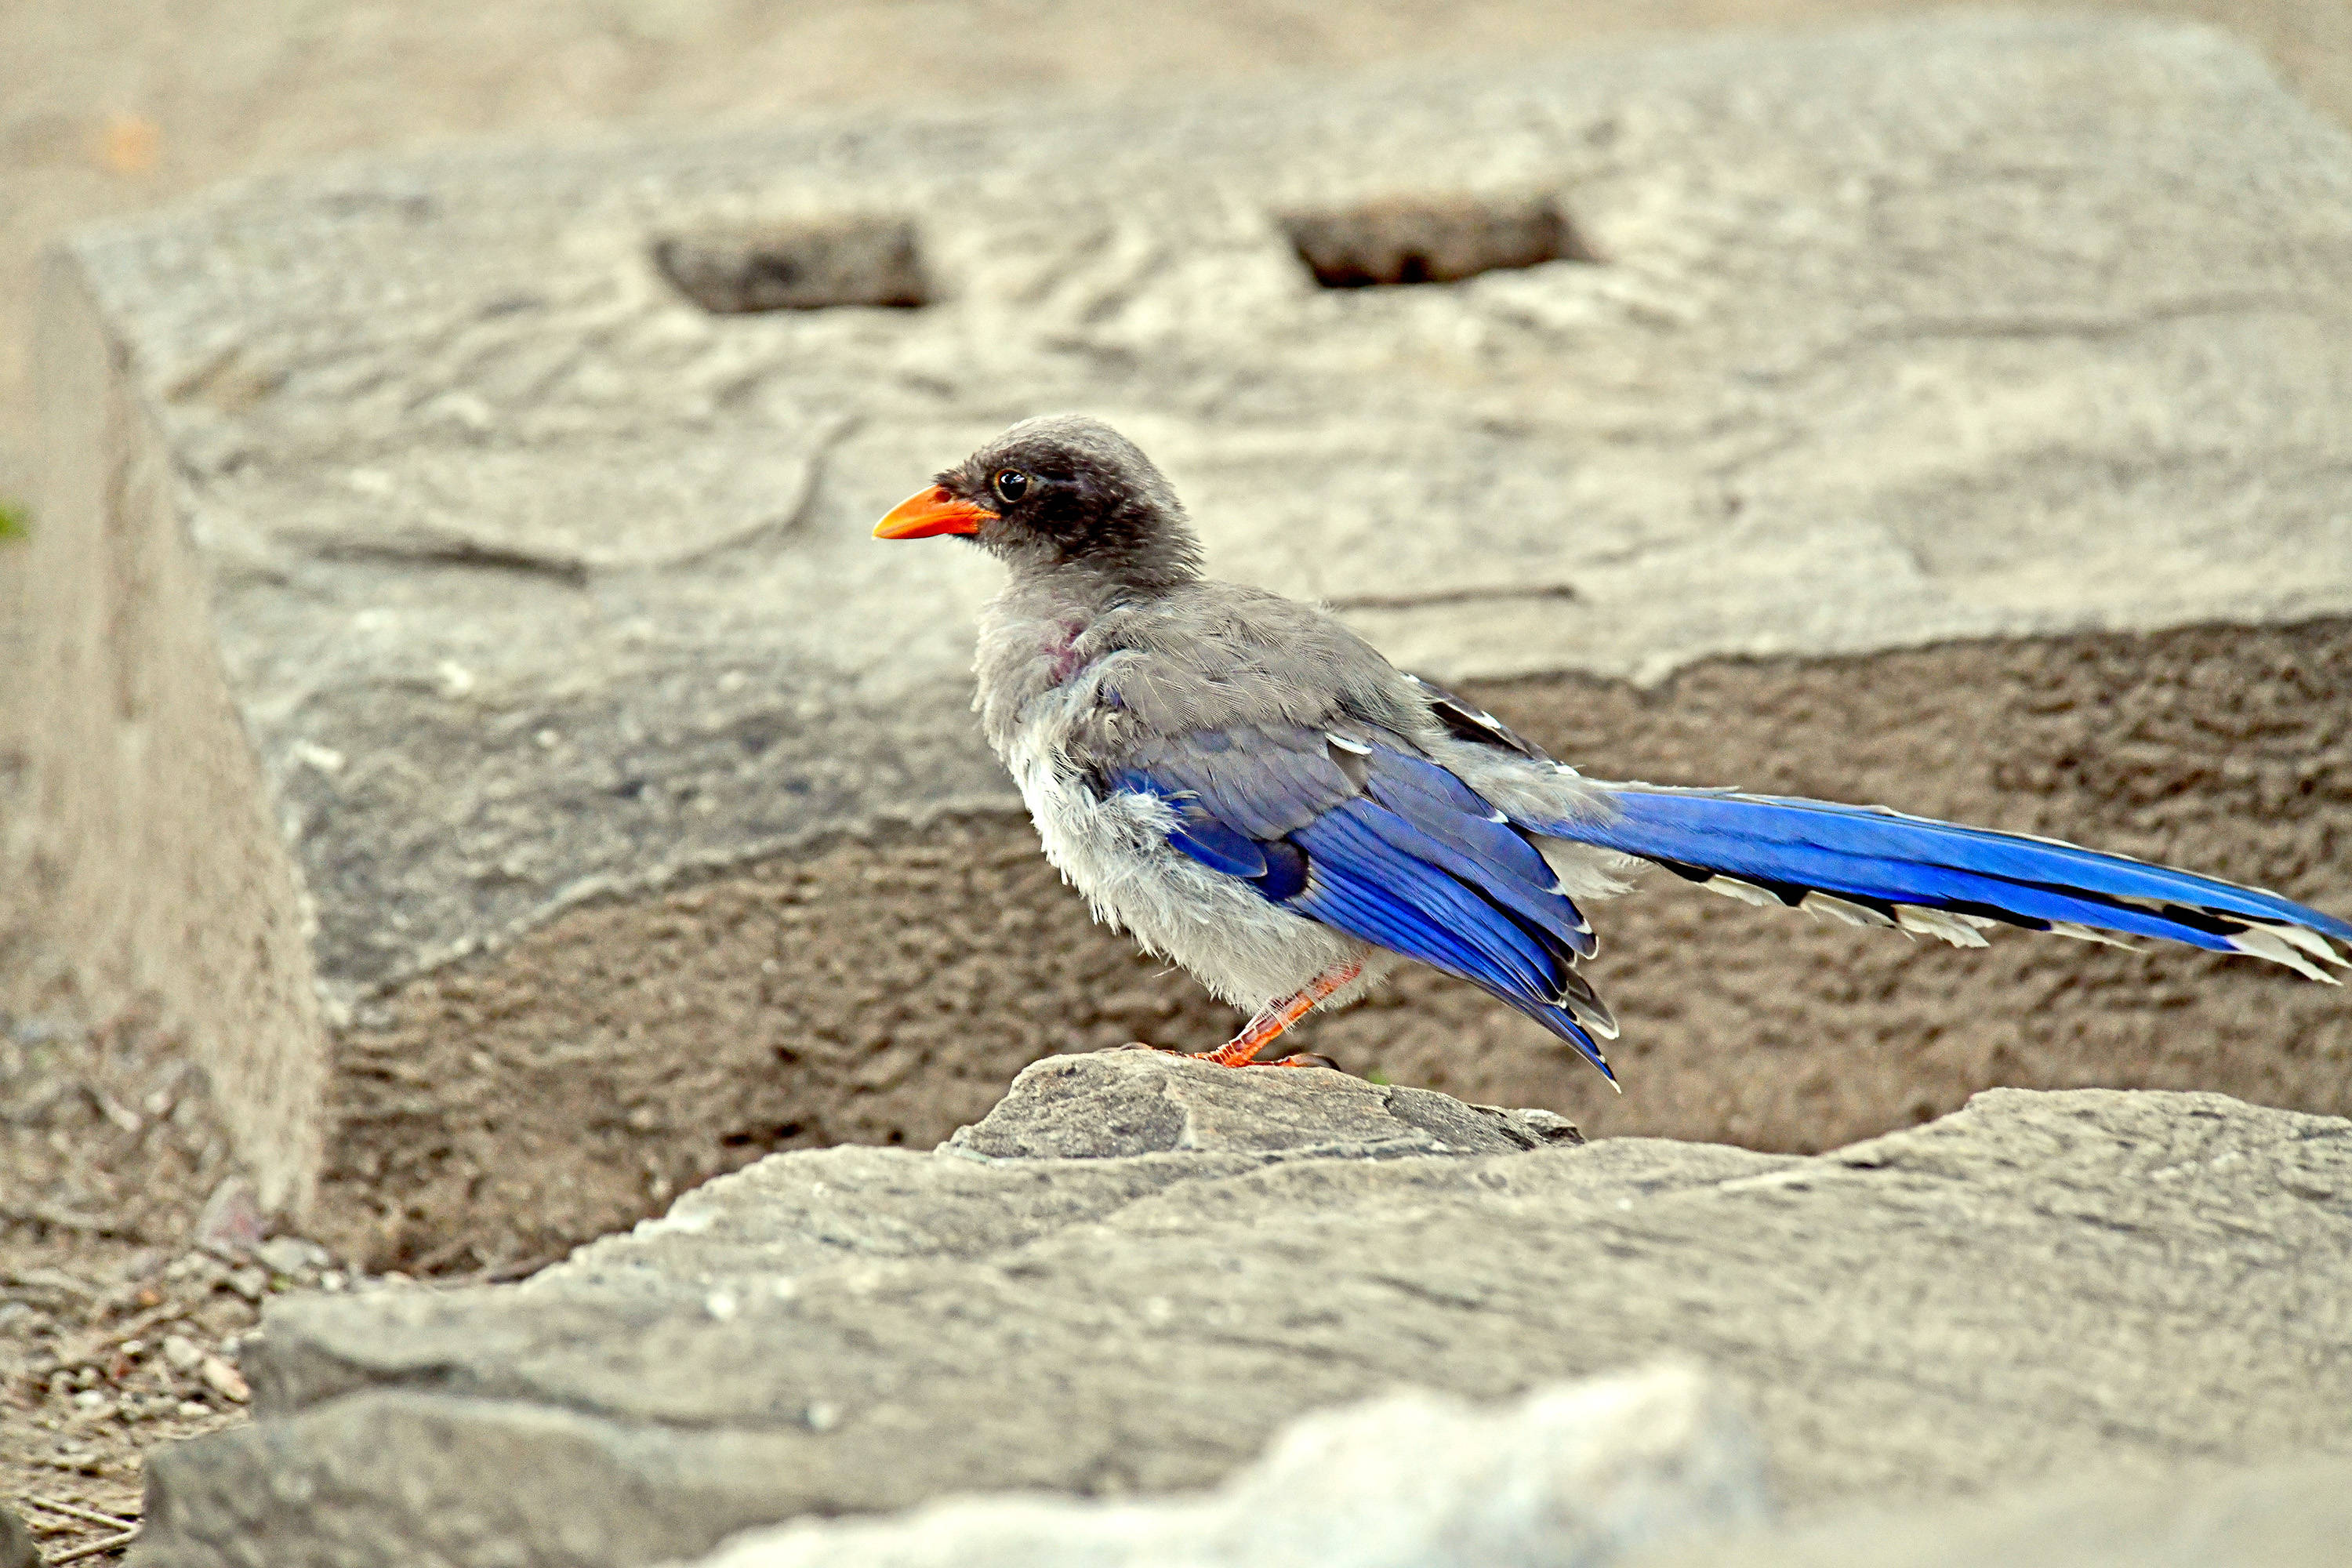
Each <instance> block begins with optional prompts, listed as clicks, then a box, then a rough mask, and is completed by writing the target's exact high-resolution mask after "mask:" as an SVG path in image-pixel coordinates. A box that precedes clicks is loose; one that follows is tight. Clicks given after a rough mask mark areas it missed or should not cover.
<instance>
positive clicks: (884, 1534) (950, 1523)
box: [699, 1367, 1771, 1568]
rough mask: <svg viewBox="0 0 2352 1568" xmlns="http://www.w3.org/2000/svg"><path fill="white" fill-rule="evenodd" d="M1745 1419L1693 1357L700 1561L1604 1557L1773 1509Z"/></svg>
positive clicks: (1491, 1563) (796, 1532) (752, 1538)
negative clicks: (1686, 1364)
mask: <svg viewBox="0 0 2352 1568" xmlns="http://www.w3.org/2000/svg"><path fill="white" fill-rule="evenodd" d="M1770 1511H1771V1510H1770V1506H1769V1501H1768V1500H1767V1499H1766V1497H1765V1494H1764V1476H1763V1467H1762V1465H1761V1463H1760V1462H1759V1458H1758V1455H1757V1451H1756V1447H1755V1443H1754V1440H1753V1438H1752V1437H1751V1436H1750V1435H1749V1433H1748V1428H1747V1425H1746V1424H1745V1423H1744V1422H1742V1421H1741V1420H1740V1419H1739V1418H1738V1415H1736V1414H1734V1413H1733V1412H1732V1411H1731V1409H1730V1408H1729V1407H1728V1405H1727V1403H1726V1402H1725V1401H1724V1400H1723V1398H1722V1397H1721V1395H1720V1394H1717V1393H1715V1392H1714V1391H1713V1390H1712V1389H1710V1388H1709V1387H1708V1386H1707V1384H1706V1382H1705V1381H1704V1380H1703V1379H1702V1378H1701V1377H1700V1375H1699V1374H1698V1373H1696V1372H1694V1371H1692V1370H1690V1369H1687V1368H1672V1367H1669V1368H1658V1369H1651V1370H1646V1371H1643V1372H1638V1373H1629V1374H1626V1375H1623V1376H1620V1377H1612V1378H1597V1379H1593V1380H1591V1381H1589V1382H1585V1383H1576V1384H1562V1385H1560V1386H1558V1387H1555V1388H1549V1389H1541V1390H1538V1391H1537V1392H1535V1393H1533V1394H1529V1395H1528V1396H1527V1397H1526V1398H1524V1399H1522V1400H1520V1401H1518V1402H1517V1403H1516V1404H1514V1405H1509V1406H1507V1407H1505V1408H1503V1409H1501V1410H1495V1411H1489V1410H1481V1409H1477V1408H1475V1407H1472V1406H1467V1405H1463V1404H1462V1403H1461V1402H1459V1401H1456V1400H1447V1399H1441V1398H1436V1397H1433V1396H1432V1395H1429V1394H1399V1395H1392V1396H1391V1397H1389V1398H1386V1399H1382V1400H1379V1401H1375V1402H1372V1403H1370V1404H1366V1405H1353V1406H1349V1407H1348V1408H1345V1409H1340V1410H1334V1411H1330V1412H1328V1413H1325V1414H1322V1415H1310V1416H1307V1417H1306V1418H1304V1419H1302V1420H1300V1421H1298V1422H1297V1423H1296V1424H1294V1425H1293V1426H1290V1427H1289V1428H1287V1429H1286V1431H1284V1432H1283V1433H1282V1434H1281V1436H1278V1437H1277V1438H1276V1441H1275V1443H1274V1446H1273V1447H1271V1448H1270V1449H1268V1450H1267V1452H1266V1455H1265V1458H1263V1459H1261V1460H1259V1461H1258V1462H1256V1463H1255V1464H1254V1465H1251V1466H1249V1467H1248V1468H1244V1469H1243V1470H1241V1471H1239V1472H1238V1473H1236V1474H1235V1475H1234V1478H1233V1479H1231V1480H1228V1481H1227V1482H1226V1483H1225V1484H1224V1485H1223V1486H1222V1487H1220V1488H1218V1489H1216V1490H1215V1491H1213V1492H1211V1493H1210V1494H1208V1495H1207V1496H1205V1497H1202V1498H1198V1499H1192V1498H1182V1499H1175V1500H1170V1501H1166V1502H1159V1503H1137V1502H1130V1503H1092V1504H1089V1503H1084V1502H1076V1501H1072V1500H1064V1499H1049V1498H1036V1497H1013V1498H1002V1499H971V1500H952V1501H948V1502H943V1503H938V1504H934V1505H932V1506H931V1507H929V1508H927V1509H924V1510H919V1511H918V1512H916V1513H913V1514H911V1515H907V1516H902V1517H900V1518H897V1519H891V1520H884V1521H873V1522H862V1521H861V1522H851V1523H832V1522H823V1523H820V1522H815V1521H811V1522H806V1523H802V1524H796V1525H791V1526H787V1527H785V1528H783V1529H781V1530H776V1531H763V1532H760V1533H755V1534H751V1535H747V1536H745V1537H743V1538H741V1539H740V1540H738V1541H735V1542H730V1544H728V1545H727V1546H726V1547H725V1548H723V1549H721V1550H720V1551H719V1552H714V1553H713V1554H712V1555H710V1556H709V1557H708V1558H706V1559H704V1560H703V1561H702V1563H701V1564H700V1565H699V1568H1601V1565H1602V1564H1608V1563H1617V1562H1619V1561H1621V1560H1622V1559H1623V1558H1624V1557H1625V1556H1626V1555H1627V1554H1628V1553H1630V1552H1638V1551H1641V1550H1643V1548H1646V1547H1653V1546H1655V1545H1657V1544H1658V1543H1659V1542H1664V1541H1671V1540H1675V1539H1676V1538H1679V1537H1685V1536H1690V1535H1694V1534H1706V1533H1709V1532H1714V1531H1723V1530H1726V1529H1731V1528H1736V1527H1738V1526H1739V1525H1743V1524H1749V1523H1753V1522H1755V1521H1759V1520H1760V1519H1762V1518H1765V1517H1767V1516H1768V1515H1769V1513H1770Z"/></svg>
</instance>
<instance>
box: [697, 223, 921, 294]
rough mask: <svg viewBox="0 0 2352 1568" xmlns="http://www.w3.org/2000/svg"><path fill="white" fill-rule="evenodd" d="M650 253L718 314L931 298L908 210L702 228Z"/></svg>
mask: <svg viewBox="0 0 2352 1568" xmlns="http://www.w3.org/2000/svg"><path fill="white" fill-rule="evenodd" d="M653 258H654V265H655V266H656V267H658V268H661V271H662V275H663V276H664V277H666V278H667V279H669V280H670V281H671V282H672V283H674V284H676V285H677V288H678V290H679V291H680V292H681V293H683V294H685V295H686V296H687V298H688V299H690V300H693V301H694V302H695V303H696V304H698V305H700V306H701V307H702V308H703V309H704V310H711V311H716V312H717V313H719V314H720V315H730V316H732V315H741V314H745V313H747V312H750V311H754V310H826V309H829V308H831V307H833V306H836V305H869V306H892V307H898V308H902V309H904V308H910V307H913V306H917V305H926V304H929V302H930V289H929V284H928V282H927V281H926V279H925V278H924V276H923V264H922V256H921V252H920V249H919V247H918V245H917V243H916V238H915V226H914V225H913V224H912V223H910V222H908V221H907V220H906V219H904V218H892V217H850V218H837V219H831V220H825V221H817V222H807V223H793V224H771V225H766V226H736V227H727V228H716V227H714V228H708V229H700V230H696V231H694V232H692V233H687V234H676V235H667V236H665V237H661V238H659V239H656V241H655V242H654V247H653Z"/></svg>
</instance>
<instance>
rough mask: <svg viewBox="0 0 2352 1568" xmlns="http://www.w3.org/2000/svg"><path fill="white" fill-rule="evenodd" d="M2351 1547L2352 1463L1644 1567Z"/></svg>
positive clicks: (1873, 1519) (2285, 1567) (2324, 1551)
mask: <svg viewBox="0 0 2352 1568" xmlns="http://www.w3.org/2000/svg"><path fill="white" fill-rule="evenodd" d="M2347 1556H2352V1462H2347V1461H2346V1460H2344V1459H2342V1458H2328V1459H2305V1460H2301V1461H2295V1462H2291V1463H2284V1464H2278V1465H2272V1466H2265V1467H2263V1468H2257V1469H2252V1470H2232V1471H2224V1472H2221V1473H2219V1474H2212V1473H2198V1474H2190V1475H2183V1476H2177V1477H2175V1478H2173V1479H2171V1480H2169V1481H2168V1482H2166V1483H2165V1484H2164V1485H2162V1486H2147V1485H2140V1486H2130V1485H2118V1484H2116V1482H2114V1481H2113V1480H2110V1479H2090V1480H2072V1481H2068V1482H2065V1483H2063V1484H2061V1485H2056V1486H2052V1487H2047V1488H2039V1489H2032V1490H2030V1491H2027V1492H2025V1493H2022V1494H2020V1495H2004V1496H2000V1497H1997V1498H1990V1499H1979V1500H1972V1501H1969V1502H1965V1503H1950V1504H1945V1505H1942V1506H1939V1507H1934V1508H1921V1509H1911V1510H1901V1511H1895V1510H1886V1509H1872V1510H1864V1511H1861V1512H1857V1513H1853V1514H1846V1515H1842V1516H1840V1517H1837V1518H1834V1519H1830V1520H1823V1521H1818V1522H1815V1523H1811V1524H1808V1525H1804V1526H1801V1527H1799V1528H1796V1529H1791V1530H1786V1531H1762V1532H1758V1533H1752V1534H1742V1535H1738V1536H1735V1537H1732V1538H1730V1539H1727V1540H1716V1541H1710V1542H1707V1543H1706V1546H1705V1547H1703V1548H1690V1549H1682V1548H1676V1549H1673V1550H1664V1551H1661V1552H1657V1553H1656V1554H1654V1555H1652V1554H1648V1553H1645V1554H1643V1556H1642V1557H1641V1558H1640V1559H1639V1564H1640V1568H1716V1565H1717V1564H1718V1563H1738V1564H1740V1568H2337V1565H2339V1564H2341V1563H2344V1562H2345V1561H2346V1560H2347Z"/></svg>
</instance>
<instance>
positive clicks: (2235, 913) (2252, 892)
mask: <svg viewBox="0 0 2352 1568" xmlns="http://www.w3.org/2000/svg"><path fill="white" fill-rule="evenodd" d="M1605 787H1606V788H1607V789H1608V791H1609V795H1608V804H1609V805H1610V806H1611V807H1612V808H1613V809H1612V811H1611V812H1610V814H1609V815H1608V816H1606V818H1605V819H1594V820H1562V821H1558V822H1528V824H1527V825H1526V826H1528V828H1529V829H1530V830H1531V831H1533V832H1537V833H1541V834H1544V835H1546V836H1548V837H1558V838H1565V839H1571V840H1574V841H1576V842H1579V843H1584V844H1591V845H1595V846H1598V847H1604V848H1609V849H1614V850H1618V851H1620V852H1622V853H1624V854H1627V855H1633V856H1636V857H1638V858H1643V859H1645V860H1652V861H1655V862H1658V863H1660V864H1662V865H1665V866H1668V867H1670V868H1673V869H1675V870H1676V871H1678V872H1681V873H1682V874H1684V875H1685V876H1692V877H1694V878H1696V879H1700V880H1704V879H1706V878H1707V877H1709V876H1712V875H1724V876H1729V877H1734V878H1738V879H1740V880H1742V881H1746V882H1750V883H1754V884H1756V885H1758V886H1760V887H1763V888H1766V889H1769V890H1771V891H1773V892H1775V893H1778V894H1780V896H1781V897H1782V898H1783V899H1784V900H1788V901H1790V902H1795V901H1798V900H1799V899H1801V896H1802V894H1803V893H1804V892H1806V891H1820V892H1824V893H1830V894H1833V895H1836V896H1837V897H1840V898H1843V899H1847V900H1854V901H1859V902H1864V903H1870V904H1884V905H1890V906H1891V905H1916V906H1919V907H1922V908H1927V909H1932V910H1947V911H1950V912H1954V913H1958V914H1972V915H1977V916H1979V917H1983V918H1990V919H1995V920H2001V921H2009V922H2011V923H2012V924H2018V925H2025V926H2032V927H2047V926H2049V925H2051V924H2054V923H2060V922H2063V923H2068V924H2073V925H2080V926H2087V927H2090V928H2092V929H2093V930H2096V931H2113V932H2118V933H2121V934H2125V935H2129V936H2146V937H2161V938H2165V939H2168V940H2170V941H2174V942H2188V943H2189V944H2191V945H2193V946H2197V947H2202V948H2207V949H2210V950H2213V951H2216V952H2232V951H2235V952H2259V953H2260V954H2261V955H2262V956H2266V957H2273V958H2277V957H2280V954H2279V952H2276V951H2273V949H2274V948H2275V947H2276V946H2277V939H2275V938H2273V939H2271V940H2270V941H2265V940H2264V938H2263V935H2262V934H2261V932H2262V931H2263V930H2264V929H2265V928H2267V929H2268V930H2270V931H2275V930H2276V929H2277V928H2280V927H2287V928H2291V929H2295V930H2296V934H2297V935H2298V936H2300V935H2301V934H2302V933H2303V932H2312V933H2316V934H2317V935H2319V936H2325V937H2332V938H2335V939H2336V940H2337V941H2339V942H2352V922H2347V921H2342V920H2339V919H2336V917H2335V916H2332V915H2328V914H2325V913H2322V912H2321V911H2319V910H2313V909H2308V908H2305V906H2304V905H2301V904H2298V903H2295V902H2294V901H2293V900H2288V899H2284V898H2281V897H2280V896H2279V895H2278V894H2276V893H2271V892H2265V891H2263V890H2262V889H2254V888H2242V887H2238V886H2235V885H2233V884H2231V883H2228V882H2223V881H2219V880H2216V879H2212V878H2209V877H2200V876H2196V875H2194V874H2192V873H2190V872H2187V871H2179V870H2175V869H2173V868H2169V867H2165V866H2155V865H2150V864H2148V863H2147V862H2145V861H2139V860H2132V859H2127V858H2124V857H2122V856H2117V855H2105V854H2101V853H2100V852H2098V851H2096V850H2092V849H2084V848H2081V847H2077V846H2075V845H2072V844H2062V843H2058V842H2055V841H2052V840H2047V839H2040V838H2030V837H2023V836H2021V835H2016V834H2006V833H1997V832H1994V831H1991V830H1990V829H1987V828H1980V827H1964V826H1957V825H1955V824H1951V823H1944V822H1936V821H1932V820H1929V819H1928V818H1926V817H1917V816H1901V815H1899V814H1897V813H1895V812H1890V811H1884V810H1880V809H1877V808H1874V807H1868V806H1853V805H1837V804H1834V803H1831V802H1825V801H1811V800H1793V799H1788V798H1784V797H1780V796H1773V795H1738V794H1734V793H1731V792H1727V791H1713V790H1705V791H1703V790H1677V789H1669V788H1664V787H1660V786H1656V785H1650V784H1613V785H1608V786H1605ZM2307 940H2308V939H2306V941H2307ZM2313 947H2318V948H2326V943H2325V942H2308V945H2306V943H2305V942H2295V943H2294V944H2292V952H2293V953H2301V952H2309V951H2310V949H2311V948H2313ZM2328 952H2329V956H2330V957H2333V958H2336V962H2339V963H2341V962H2343V960H2342V959H2341V958H2340V957H2338V956H2337V955H2336V954H2335V953H2334V952H2333V950H2332V949H2329V950H2328ZM2314 956H2315V955H2314ZM2281 962H2286V963H2293V964H2294V966H2295V967H2297V968H2303V969H2306V970H2307V971H2308V972H2310V973H2320V972H2319V971H2317V970H2314V969H2310V966H2309V965H2308V964H2306V963H2303V962H2301V960H2300V958H2299V957H2296V956H2293V955H2290V956H2287V957H2284V958H2282V959H2281ZM2323 978H2325V976H2324V975H2323Z"/></svg>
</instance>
